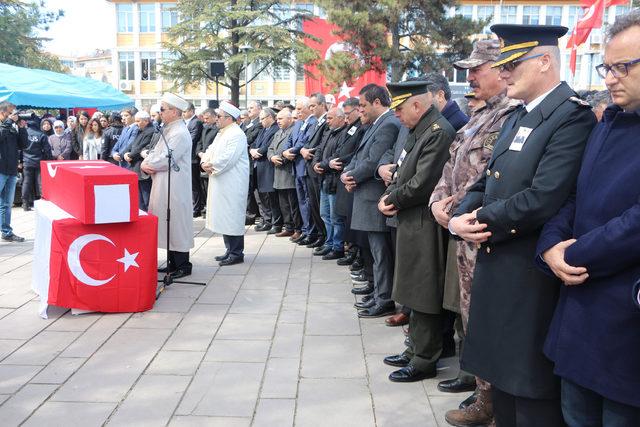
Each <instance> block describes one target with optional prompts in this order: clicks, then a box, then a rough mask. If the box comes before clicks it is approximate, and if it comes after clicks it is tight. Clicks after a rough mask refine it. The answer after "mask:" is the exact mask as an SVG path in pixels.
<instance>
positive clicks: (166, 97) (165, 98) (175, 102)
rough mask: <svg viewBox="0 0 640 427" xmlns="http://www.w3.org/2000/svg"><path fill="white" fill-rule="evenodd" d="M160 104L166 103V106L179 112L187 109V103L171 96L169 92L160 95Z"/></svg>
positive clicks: (174, 95) (173, 95)
mask: <svg viewBox="0 0 640 427" xmlns="http://www.w3.org/2000/svg"><path fill="white" fill-rule="evenodd" d="M161 101H162V102H166V103H167V104H169V105H171V106H173V107H175V108H177V109H178V110H180V111H186V110H187V108H189V103H188V102H187V101H185V100H184V99H182V98H180V97H179V96H178V95H176V94H173V93H171V92H165V93H164V94H163V95H162V99H161Z"/></svg>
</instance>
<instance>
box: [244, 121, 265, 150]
mask: <svg viewBox="0 0 640 427" xmlns="http://www.w3.org/2000/svg"><path fill="white" fill-rule="evenodd" d="M261 130H262V125H261V124H260V119H259V118H258V117H256V118H255V119H253V120H251V121H250V122H249V123H248V124H247V125H246V126H245V128H244V134H245V135H246V136H247V145H249V146H250V145H251V144H253V143H254V142H255V140H256V138H257V137H258V134H259V133H260V131H261Z"/></svg>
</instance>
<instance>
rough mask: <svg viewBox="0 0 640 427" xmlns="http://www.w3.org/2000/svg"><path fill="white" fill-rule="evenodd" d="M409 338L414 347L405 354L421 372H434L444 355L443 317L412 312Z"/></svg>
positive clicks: (408, 348) (409, 348)
mask: <svg viewBox="0 0 640 427" xmlns="http://www.w3.org/2000/svg"><path fill="white" fill-rule="evenodd" d="M409 337H410V338H411V343H412V347H407V349H406V350H405V352H404V354H405V355H406V356H408V357H409V358H410V359H411V362H410V363H411V364H412V365H413V366H415V367H416V369H417V370H418V371H419V372H434V371H435V370H436V363H437V362H438V359H439V358H440V354H442V315H440V314H429V313H421V312H419V311H415V310H411V315H410V317H409Z"/></svg>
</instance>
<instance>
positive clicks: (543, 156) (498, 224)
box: [448, 24, 595, 426]
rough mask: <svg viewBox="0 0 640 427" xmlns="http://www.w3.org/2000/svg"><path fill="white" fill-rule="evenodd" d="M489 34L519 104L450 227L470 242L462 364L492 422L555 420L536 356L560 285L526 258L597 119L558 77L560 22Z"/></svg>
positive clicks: (549, 373) (552, 388)
mask: <svg viewBox="0 0 640 427" xmlns="http://www.w3.org/2000/svg"><path fill="white" fill-rule="evenodd" d="M491 30H492V31H493V32H495V33H496V34H497V36H498V37H499V38H500V39H502V40H501V49H500V56H499V57H498V59H497V60H496V62H494V63H493V64H492V67H494V68H498V67H499V69H500V79H502V80H503V81H504V82H505V83H506V85H507V96H508V97H510V98H515V99H521V100H522V101H523V102H524V105H523V106H522V107H519V108H518V109H516V110H514V112H513V113H512V114H511V115H510V116H509V118H508V119H507V120H506V121H505V123H504V125H503V126H502V128H501V130H500V133H499V134H498V136H497V139H496V141H495V143H494V145H493V151H492V156H491V159H490V160H489V163H488V165H487V169H486V171H485V173H483V174H482V175H481V177H480V179H479V180H478V181H476V182H475V183H474V184H473V185H471V186H470V187H469V188H468V190H467V193H466V195H465V196H464V198H463V199H462V201H461V202H460V204H459V206H458V208H457V209H456V211H455V212H454V214H453V217H452V218H451V219H450V220H449V224H448V228H449V230H450V232H451V233H452V234H454V235H455V236H458V238H461V239H464V240H465V241H467V242H469V243H471V244H474V245H476V247H477V248H478V257H477V260H476V267H475V270H474V276H473V284H472V299H473V304H471V308H470V312H469V324H468V328H467V335H466V337H465V347H464V351H463V353H462V360H461V366H462V368H463V369H464V370H466V371H468V372H470V373H472V374H474V375H476V376H478V377H480V378H482V379H484V380H487V381H489V382H490V383H491V398H492V402H493V415H494V418H495V421H496V424H497V425H505V426H534V425H535V426H537V425H545V426H563V425H564V421H563V419H562V413H561V411H560V399H559V396H560V395H559V392H560V389H559V381H558V378H557V377H556V376H555V375H554V374H553V365H552V363H551V362H550V361H549V359H547V358H546V357H545V356H544V354H543V353H542V348H543V344H544V337H545V335H546V333H547V329H548V327H549V323H550V322H551V317H552V315H553V310H554V307H555V305H556V302H557V297H558V288H559V286H558V285H559V283H558V282H557V281H556V280H554V279H552V278H550V277H548V276H546V275H545V274H543V273H542V272H538V271H536V269H535V268H533V266H534V264H533V260H534V258H535V245H536V241H537V239H538V236H539V235H540V231H541V230H542V226H543V225H544V223H545V222H547V221H548V220H549V219H550V218H551V217H552V216H553V215H555V213H556V212H558V210H559V209H560V207H561V206H562V204H563V203H564V202H565V200H566V199H567V198H568V197H569V195H570V194H571V192H572V190H573V188H574V185H575V182H576V177H577V175H578V170H579V168H580V160H581V158H582V153H583V150H584V147H585V143H586V140H587V138H588V136H589V132H591V129H592V128H593V126H594V125H595V117H594V115H593V113H592V112H591V108H590V107H589V105H588V104H587V103H585V102H584V101H582V100H581V99H579V98H578V97H577V96H576V95H577V94H576V93H575V92H574V91H573V90H572V89H571V88H570V87H569V85H567V84H566V83H565V82H562V81H561V80H560V53H559V48H558V39H559V38H560V37H562V36H563V35H565V34H566V32H567V28H566V27H561V26H552V25H510V24H501V25H494V26H492V27H491ZM585 104H586V105H585Z"/></svg>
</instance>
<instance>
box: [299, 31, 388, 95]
mask: <svg viewBox="0 0 640 427" xmlns="http://www.w3.org/2000/svg"><path fill="white" fill-rule="evenodd" d="M302 28H303V31H304V32H305V33H306V34H310V35H312V36H315V37H318V38H319V39H321V41H320V43H318V42H316V41H314V40H310V39H306V41H305V44H306V45H307V46H309V47H311V48H312V49H315V50H316V51H317V52H318V54H319V55H320V58H321V59H322V60H326V59H329V58H330V57H331V54H333V53H335V52H339V51H342V50H345V43H344V41H343V40H342V39H340V38H338V37H336V36H335V35H334V31H335V30H337V29H338V27H337V26H336V25H334V24H330V23H329V22H327V21H326V20H324V19H320V18H314V19H311V20H308V21H305V22H304V23H303V26H302ZM304 68H305V71H307V72H309V73H311V74H312V75H314V76H316V78H310V77H308V76H307V77H305V93H306V95H307V96H309V95H311V94H312V93H316V92H321V93H325V94H326V93H329V92H336V91H338V93H337V94H336V100H337V101H338V102H342V101H345V100H346V99H347V98H349V97H353V96H358V93H359V92H360V89H362V88H363V87H364V86H366V85H368V84H369V83H375V84H377V85H381V86H384V85H385V84H386V82H387V76H386V74H385V73H378V72H375V71H373V70H370V71H367V72H366V73H364V74H363V75H362V76H360V78H358V79H357V80H356V81H355V82H352V84H349V82H344V83H343V84H342V87H332V86H331V84H330V83H328V82H327V81H326V79H325V78H324V77H323V76H322V73H321V72H320V70H318V67H317V66H316V65H313V64H312V65H305V66H304Z"/></svg>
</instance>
